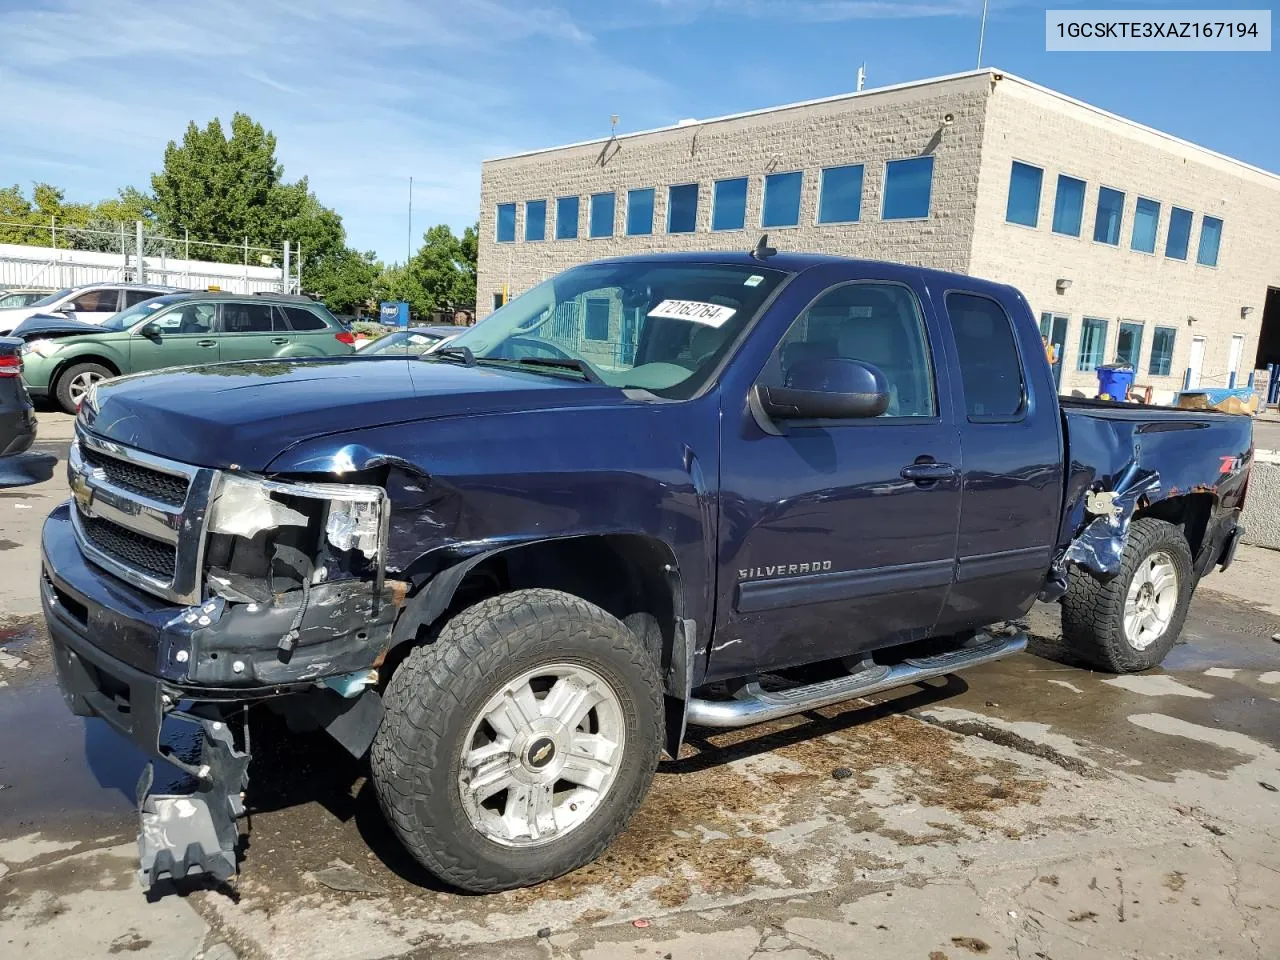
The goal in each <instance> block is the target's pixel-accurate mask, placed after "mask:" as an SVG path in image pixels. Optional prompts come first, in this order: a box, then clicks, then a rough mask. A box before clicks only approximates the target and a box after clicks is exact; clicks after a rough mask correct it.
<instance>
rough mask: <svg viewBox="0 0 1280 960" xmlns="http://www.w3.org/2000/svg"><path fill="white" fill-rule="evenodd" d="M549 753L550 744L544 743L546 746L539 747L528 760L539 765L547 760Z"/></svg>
mask: <svg viewBox="0 0 1280 960" xmlns="http://www.w3.org/2000/svg"><path fill="white" fill-rule="evenodd" d="M550 753H551V744H549V743H546V744H543V745H542V746H541V747H539V748H538V749H537V750H535V751H534V753H533V756H531V757H530V758H529V760H530V762H532V763H534V764H539V763H541V762H542V761H543V760H545V759H547V756H548V755H549V754H550Z"/></svg>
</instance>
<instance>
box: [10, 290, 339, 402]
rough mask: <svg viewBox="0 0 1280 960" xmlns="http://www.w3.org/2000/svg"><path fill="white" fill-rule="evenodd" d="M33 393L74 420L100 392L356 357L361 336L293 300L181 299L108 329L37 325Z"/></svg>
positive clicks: (30, 379)
mask: <svg viewBox="0 0 1280 960" xmlns="http://www.w3.org/2000/svg"><path fill="white" fill-rule="evenodd" d="M14 333H15V335H16V336H18V337H21V338H22V339H24V340H26V345H25V347H24V357H23V359H24V361H25V373H24V377H25V379H26V381H27V389H28V390H29V391H30V392H31V395H32V396H33V397H53V398H54V399H56V400H57V402H58V405H59V406H60V407H62V409H63V410H66V411H67V412H68V413H74V412H75V410H76V407H77V406H78V405H79V403H80V401H81V399H82V398H83V397H84V395H85V393H86V392H87V391H88V390H89V388H90V387H92V386H93V385H94V384H96V383H98V382H99V381H101V380H106V379H108V378H110V377H117V376H120V375H122V374H126V373H139V372H141V371H144V370H156V369H159V368H161V367H177V366H186V365H188V364H207V363H216V362H217V361H220V360H258V359H265V358H274V357H323V356H333V355H338V354H347V353H352V352H354V348H353V347H352V344H353V343H354V342H355V336H354V334H352V333H351V332H350V331H348V330H346V329H345V328H344V327H343V326H342V324H340V323H339V322H338V321H337V320H336V319H335V318H334V316H333V315H332V314H331V313H329V311H328V310H327V309H325V307H324V305H323V304H320V303H315V302H313V301H310V300H299V299H297V298H294V297H285V296H263V295H261V294H259V295H239V294H223V293H178V294H170V295H168V296H162V297H155V298H153V299H151V300H147V301H145V302H143V303H139V304H137V305H136V306H134V307H132V308H130V309H127V310H122V311H121V312H120V313H117V314H116V315H115V316H113V317H111V318H110V319H109V320H107V321H106V322H105V323H103V324H102V325H101V326H93V325H91V324H86V323H80V322H78V321H74V320H71V321H66V322H61V321H50V320H45V319H32V320H29V321H27V323H24V324H23V325H22V326H21V327H19V328H18V329H17V330H15V331H14Z"/></svg>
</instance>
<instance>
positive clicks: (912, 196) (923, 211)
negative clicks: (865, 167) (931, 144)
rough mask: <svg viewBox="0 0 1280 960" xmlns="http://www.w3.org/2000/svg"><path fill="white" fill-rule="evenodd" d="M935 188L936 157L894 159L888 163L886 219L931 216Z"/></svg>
mask: <svg viewBox="0 0 1280 960" xmlns="http://www.w3.org/2000/svg"><path fill="white" fill-rule="evenodd" d="M932 191H933V157H912V158H911V159H910V160H890V161H889V162H888V163H886V164H885V166H884V209H883V210H882V211H881V213H880V217H881V219H883V220H913V219H918V218H920V217H927V216H929V195H930V193H932Z"/></svg>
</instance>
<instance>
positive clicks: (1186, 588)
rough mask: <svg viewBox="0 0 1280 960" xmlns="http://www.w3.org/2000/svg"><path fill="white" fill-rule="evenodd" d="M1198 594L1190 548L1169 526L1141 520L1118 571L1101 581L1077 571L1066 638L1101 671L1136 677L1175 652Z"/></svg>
mask: <svg viewBox="0 0 1280 960" xmlns="http://www.w3.org/2000/svg"><path fill="white" fill-rule="evenodd" d="M1194 589H1195V573H1194V570H1193V564H1192V558H1191V548H1190V547H1189V546H1188V544H1187V540H1186V537H1184V536H1183V535H1182V531H1181V530H1180V529H1179V528H1177V527H1175V526H1174V525H1173V524H1171V523H1166V522H1165V521H1163V520H1154V519H1150V518H1146V517H1143V518H1141V519H1138V520H1135V521H1133V523H1132V524H1131V525H1130V527H1129V541H1128V544H1127V545H1126V546H1125V551H1124V556H1123V558H1122V560H1121V564H1120V572H1119V573H1117V574H1116V575H1115V576H1114V577H1108V578H1103V577H1099V576H1096V575H1095V574H1092V573H1090V572H1089V571H1087V570H1082V569H1080V568H1079V567H1072V569H1071V574H1070V580H1069V584H1068V589H1067V595H1066V597H1064V598H1063V601H1062V636H1063V639H1064V640H1065V641H1066V642H1067V644H1068V645H1069V646H1070V648H1071V650H1072V652H1073V653H1075V654H1077V655H1078V656H1080V657H1081V658H1082V659H1084V660H1087V661H1088V662H1089V663H1090V664H1092V665H1093V666H1095V667H1097V668H1098V669H1100V670H1106V671H1109V672H1111V673H1136V672H1138V671H1140V670H1146V669H1149V668H1150V667H1154V666H1158V665H1159V664H1160V662H1161V661H1162V660H1164V658H1165V655H1166V654H1168V652H1169V651H1170V650H1172V649H1173V645H1174V644H1175V643H1177V641H1178V635H1179V634H1180V633H1182V625H1183V622H1184V621H1185V620H1186V617H1187V608H1188V606H1190V604H1191V593H1192V591H1193V590H1194Z"/></svg>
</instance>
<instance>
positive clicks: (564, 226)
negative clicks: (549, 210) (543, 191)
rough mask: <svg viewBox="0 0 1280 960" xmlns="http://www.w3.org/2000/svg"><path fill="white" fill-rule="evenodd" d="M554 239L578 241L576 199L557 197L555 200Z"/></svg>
mask: <svg viewBox="0 0 1280 960" xmlns="http://www.w3.org/2000/svg"><path fill="white" fill-rule="evenodd" d="M556 239H557V240H577V239H578V198H577V197H558V198H557V199H556Z"/></svg>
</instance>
